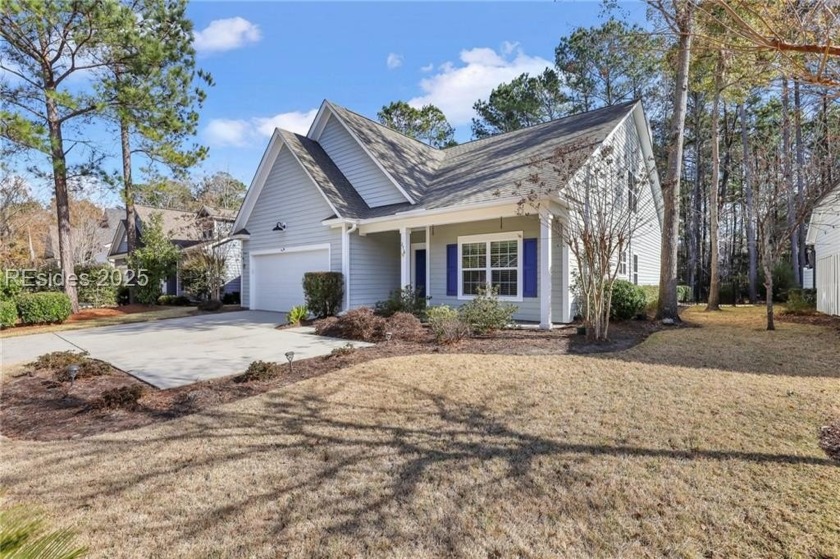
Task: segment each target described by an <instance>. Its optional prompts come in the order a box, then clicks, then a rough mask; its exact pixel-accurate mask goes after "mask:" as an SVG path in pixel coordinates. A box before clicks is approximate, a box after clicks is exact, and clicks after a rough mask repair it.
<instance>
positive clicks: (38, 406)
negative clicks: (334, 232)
mask: <svg viewBox="0 0 840 559" xmlns="http://www.w3.org/2000/svg"><path fill="white" fill-rule="evenodd" d="M661 328H662V326H660V325H659V323H658V322H650V321H648V322H646V321H628V322H623V323H615V324H612V325H610V331H611V336H610V337H611V341H610V342H609V343H607V344H588V343H586V340H585V337H584V336H580V335H577V329H576V328H575V327H573V326H572V327H563V328H558V329H555V330H551V331H543V330H536V329H524V328H523V329H512V330H503V331H501V332H497V333H496V334H495V335H493V336H483V337H474V338H468V339H465V340H463V341H462V342H461V343H460V344H458V345H454V346H438V345H436V344H434V342H433V340H432V337H431V335H428V338H427V339H425V340H419V341H415V342H404V341H399V340H391V341H387V342H381V343H379V344H376V345H375V346H372V347H367V348H357V349H354V350H352V351H348V352H342V354H341V355H328V356H323V357H315V358H312V359H305V360H302V361H296V362H294V363H293V366H292V369H291V371H288V370H287V369H285V368H284V369H283V373H282V374H280V375H279V376H277V377H275V378H272V379H271V380H268V381H251V382H237V380H236V377H223V378H219V379H214V380H208V381H202V382H197V383H194V384H191V385H188V386H183V387H179V388H172V389H168V390H158V389H156V388H153V387H151V386H148V385H146V384H145V383H143V382H141V381H139V380H138V379H136V378H134V377H132V376H130V375H128V374H126V373H124V372H122V371H120V370H118V369H113V368H112V369H111V371H110V374H107V375H102V376H96V377H91V378H83V379H77V380H76V382H75V384H74V385H73V387H72V389H70V387H69V383H67V382H58V381H57V380H56V379H55V376H54V374H53V373H52V372H50V371H38V370H33V369H32V367H23V368H21V369H20V370H18V371H17V372H16V373H14V372H13V373H12V374H7V375H6V377H7V378H6V379H5V380H4V381H3V384H2V386H0V388H1V389H2V392H1V393H0V433H2V435H3V436H5V437H8V438H12V439H24V440H39V441H49V440H63V439H75V438H81V437H88V436H92V435H96V434H100V433H113V432H117V431H123V430H126V429H134V428H137V427H142V426H144V425H150V424H152V423H157V422H160V421H167V420H170V419H174V418H177V417H181V416H185V415H189V414H192V413H196V412H199V411H202V410H205V409H209V408H213V407H216V406H219V405H221V404H225V403H228V402H232V401H235V400H239V399H242V398H248V397H251V396H256V395H258V394H262V393H264V392H266V391H268V390H272V389H275V388H279V387H282V386H286V385H288V384H292V383H295V382H298V381H301V380H304V379H308V378H312V377H316V376H319V375H323V374H327V373H330V372H332V371H336V370H338V369H342V368H345V367H350V366H353V365H358V364H360V363H364V362H367V361H372V360H374V359H382V358H386V357H396V356H402V355H416V354H423V353H474V354H506V355H557V354H566V353H592V352H609V351H619V350H622V349H626V348H628V347H631V346H633V345H635V344H637V343H639V342H641V341H642V340H644V339H645V338H646V337H647V336H649V335H650V334H651V333H652V332H654V331H656V330H659V329H661ZM351 343H352V342H351ZM134 385H142V386H143V388H144V392H143V396H142V397H141V398H140V400H139V403H138V405H136V406H134V407H133V408H122V409H98V408H96V407H95V402H96V401H97V400H98V399H100V398H101V396H102V393H103V392H104V391H106V390H112V389H114V388H119V387H122V386H134Z"/></svg>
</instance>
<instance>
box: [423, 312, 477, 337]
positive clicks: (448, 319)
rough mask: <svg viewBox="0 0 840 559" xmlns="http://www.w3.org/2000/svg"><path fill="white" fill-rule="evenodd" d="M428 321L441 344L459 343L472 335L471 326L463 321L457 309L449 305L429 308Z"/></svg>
mask: <svg viewBox="0 0 840 559" xmlns="http://www.w3.org/2000/svg"><path fill="white" fill-rule="evenodd" d="M426 320H427V322H428V324H429V328H431V330H432V334H434V336H435V341H436V342H437V343H439V344H454V343H458V342H460V341H461V340H463V339H464V338H465V337H467V336H469V335H470V325H469V324H467V323H466V322H464V320H462V318H461V315H460V314H459V313H458V311H457V309H453V308H452V307H449V306H447V305H440V306H437V307H429V309H428V310H427V311H426Z"/></svg>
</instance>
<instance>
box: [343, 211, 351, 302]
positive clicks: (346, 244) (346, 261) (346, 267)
mask: <svg viewBox="0 0 840 559" xmlns="http://www.w3.org/2000/svg"><path fill="white" fill-rule="evenodd" d="M341 275H343V276H344V310H345V311H347V310H349V309H350V226H349V225H347V224H346V223H345V224H344V225H342V226H341Z"/></svg>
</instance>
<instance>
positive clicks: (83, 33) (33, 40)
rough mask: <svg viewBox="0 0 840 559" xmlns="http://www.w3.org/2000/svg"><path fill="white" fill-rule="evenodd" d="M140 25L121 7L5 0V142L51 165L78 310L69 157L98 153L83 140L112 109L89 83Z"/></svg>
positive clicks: (1, 5) (65, 270) (1, 3)
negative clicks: (105, 55) (92, 122)
mask: <svg viewBox="0 0 840 559" xmlns="http://www.w3.org/2000/svg"><path fill="white" fill-rule="evenodd" d="M134 21H135V17H134V14H133V13H132V12H131V11H130V10H128V9H127V8H126V7H125V6H123V5H122V4H119V3H118V2H113V1H96V0H0V71H2V73H3V74H4V75H5V78H2V79H0V136H2V137H3V138H4V139H5V140H6V141H8V142H10V143H12V144H14V145H16V146H18V147H20V148H22V149H25V150H27V151H30V152H36V153H40V154H43V155H44V156H46V158H47V159H48V161H49V162H50V169H51V174H52V182H53V187H54V195H55V201H56V204H55V207H56V216H57V222H58V242H59V256H60V260H61V273H62V278H63V283H64V290H65V292H66V293H67V295H68V297H69V298H70V302H71V305H72V308H73V311H74V312H75V311H78V309H79V303H78V297H77V294H76V286H75V283H74V282H73V280H72V278H73V276H74V267H73V248H72V239H71V224H70V205H69V194H68V192H69V183H68V174H69V173H70V170H69V164H68V152H69V151H70V150H71V149H74V148H76V152H79V151H84V149H85V146H87V147H88V148H93V146H91V144H90V143H89V142H86V140H84V139H77V138H82V137H83V136H84V134H83V131H82V130H80V126H81V124H84V123H85V122H86V121H87V120H89V119H90V118H91V117H93V116H94V115H95V114H97V113H98V112H99V111H101V110H102V107H103V105H104V100H103V99H102V97H101V96H100V95H99V94H97V92H96V91H95V90H94V89H93V88H91V87H90V83H89V78H90V76H91V75H92V73H93V72H95V71H97V70H98V69H102V68H103V67H104V65H105V62H104V61H103V60H102V59H101V58H100V57H99V55H100V54H101V52H102V51H103V49H107V48H109V45H112V44H114V43H116V42H118V41H120V40H121V39H120V37H121V34H122V32H123V30H124V29H127V28H128V29H130V28H131V27H132V26H133V25H134ZM74 78H75V79H74ZM74 134H75V135H74Z"/></svg>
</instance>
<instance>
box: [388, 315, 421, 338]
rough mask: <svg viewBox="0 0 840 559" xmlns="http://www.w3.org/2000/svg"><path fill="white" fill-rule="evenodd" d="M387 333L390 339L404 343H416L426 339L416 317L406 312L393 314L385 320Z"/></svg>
mask: <svg viewBox="0 0 840 559" xmlns="http://www.w3.org/2000/svg"><path fill="white" fill-rule="evenodd" d="M385 328H386V337H387V332H390V333H391V336H392V338H391V339H397V340H402V341H405V342H418V341H421V340H423V339H424V338H425V337H426V330H425V329H424V328H423V324H422V323H421V322H420V319H418V318H417V317H416V316H414V315H413V314H411V313H407V312H398V313H394V314H393V315H392V316H391V318H389V319H387V322H386V324H385Z"/></svg>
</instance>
